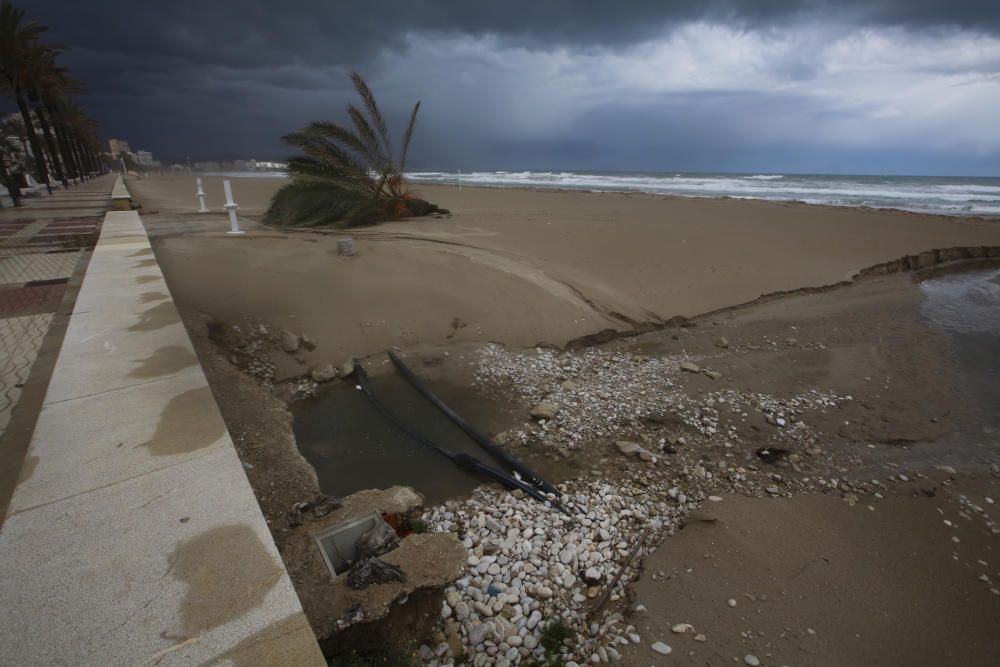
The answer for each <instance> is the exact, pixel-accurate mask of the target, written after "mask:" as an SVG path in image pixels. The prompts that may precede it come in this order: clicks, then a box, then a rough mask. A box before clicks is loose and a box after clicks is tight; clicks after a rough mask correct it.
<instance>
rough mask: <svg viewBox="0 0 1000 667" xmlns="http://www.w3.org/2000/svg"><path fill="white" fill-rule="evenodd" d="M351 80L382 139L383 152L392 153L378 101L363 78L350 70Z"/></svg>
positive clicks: (387, 131) (387, 130)
mask: <svg viewBox="0 0 1000 667" xmlns="http://www.w3.org/2000/svg"><path fill="white" fill-rule="evenodd" d="M351 81H352V82H353V83H354V89H355V90H356V91H358V95H359V96H360V97H361V101H362V102H364V103H365V109H367V110H368V115H369V116H371V119H372V122H373V123H374V124H375V128H376V129H377V130H378V134H379V137H380V138H381V139H382V149H383V152H384V153H385V154H386V155H392V144H391V143H390V142H389V129H388V128H387V127H386V125H385V119H384V118H383V117H382V111H381V110H379V108H378V103H377V102H375V95H373V94H372V91H371V89H370V88H369V87H368V84H367V83H365V80H364V79H362V78H361V75H360V74H358V73H357V72H351Z"/></svg>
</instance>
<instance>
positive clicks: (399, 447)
mask: <svg viewBox="0 0 1000 667" xmlns="http://www.w3.org/2000/svg"><path fill="white" fill-rule="evenodd" d="M370 384H371V387H372V391H373V393H374V394H375V396H376V397H377V398H378V399H379V400H380V401H381V402H382V403H383V404H384V405H385V406H386V407H388V408H389V409H390V410H391V411H392V412H393V413H395V414H396V416H397V417H398V418H399V419H400V420H401V421H402V422H403V423H405V424H406V425H407V427H408V428H410V429H411V430H413V431H415V432H416V433H418V434H420V435H422V436H423V437H425V438H428V439H430V440H433V441H434V442H436V443H437V444H438V445H440V446H441V447H444V448H445V449H449V450H451V451H454V452H465V453H468V454H472V455H473V456H476V457H477V458H479V459H480V460H481V461H483V462H484V463H487V464H489V465H492V466H494V467H496V468H498V469H500V470H504V469H503V467H502V466H501V465H500V464H499V463H497V462H496V461H494V460H493V459H492V458H491V457H490V456H489V454H487V453H486V452H485V451H483V450H482V449H481V448H480V447H479V446H478V445H477V444H476V443H475V442H473V441H472V440H471V439H469V437H468V436H466V435H465V433H464V432H462V431H461V430H460V429H459V428H458V427H457V426H455V425H454V424H453V423H452V422H451V421H450V420H449V419H448V418H447V417H445V416H444V415H443V414H442V413H441V412H439V411H438V410H437V408H435V407H434V406H433V405H431V403H430V402H429V401H428V400H427V399H425V398H424V397H423V396H422V395H421V394H420V393H418V392H417V390H416V389H414V388H413V387H412V386H410V385H409V383H407V382H406V380H405V379H403V378H402V376H400V375H399V374H388V375H377V376H372V377H371V378H370ZM427 384H428V386H430V387H431V389H432V390H433V391H434V392H435V393H436V394H437V395H438V396H439V397H440V398H441V399H442V400H444V401H445V403H447V404H448V405H449V406H451V407H452V408H453V409H454V410H455V411H456V412H458V413H459V414H460V415H462V416H463V417H464V418H465V419H466V420H468V421H469V422H471V423H472V424H473V425H475V426H476V427H477V428H478V429H479V430H481V431H484V432H487V433H489V432H496V430H498V428H499V426H500V425H501V423H502V421H503V420H504V418H505V417H504V416H505V415H509V413H508V410H507V406H506V405H505V404H504V399H503V398H497V399H491V398H490V397H487V396H484V395H482V394H481V393H480V391H477V390H474V389H472V388H469V387H462V386H458V385H456V384H453V383H447V382H441V381H437V382H427ZM292 411H293V415H294V422H293V426H294V429H295V437H296V440H297V441H298V446H299V451H301V452H302V455H303V456H305V457H306V459H307V460H308V461H309V463H311V464H312V465H313V467H314V468H315V469H316V474H317V475H318V477H319V482H320V486H321V487H322V489H323V491H324V492H325V493H328V494H330V495H333V496H338V497H343V496H345V495H348V494H350V493H354V492H355V491H360V490H362V489H372V488H387V487H390V486H393V485H396V484H401V485H405V486H412V487H413V488H414V489H416V490H417V491H418V492H420V493H422V494H423V495H424V498H425V500H426V502H427V503H428V504H434V503H439V502H442V501H444V500H447V499H448V498H454V497H457V496H462V495H464V494H467V493H469V492H471V491H472V490H473V489H474V488H475V487H476V486H478V485H479V484H481V483H483V481H484V480H483V479H481V478H479V477H476V476H473V475H471V474H469V473H467V472H465V471H463V470H461V469H459V468H458V467H457V466H456V465H455V464H454V463H452V462H451V461H450V460H449V459H447V458H446V457H444V456H442V455H441V454H440V453H438V452H435V451H432V450H430V449H428V448H426V447H424V446H422V445H420V444H418V443H416V442H414V441H413V440H411V439H409V438H407V437H406V436H404V435H403V434H402V433H400V432H399V431H398V430H396V428H395V427H394V426H393V425H392V424H390V423H389V422H388V421H386V419H384V418H383V417H382V415H380V414H379V413H378V412H377V411H376V409H375V408H374V407H373V406H372V404H371V403H370V402H369V401H368V399H367V398H366V397H365V395H364V394H363V393H362V392H361V391H360V390H359V389H357V388H356V386H355V384H354V383H349V382H342V383H340V384H339V385H337V386H333V387H330V388H329V389H328V390H326V391H325V392H324V393H323V394H322V395H321V396H319V397H316V398H313V399H309V400H306V401H301V402H299V403H298V404H296V405H295V406H294V407H293V410H292ZM508 418H509V416H508ZM514 453H515V455H516V456H518V457H519V458H522V459H523V460H525V462H527V463H529V465H533V466H535V465H538V467H537V468H536V469H539V471H540V472H541V468H542V467H543V466H542V465H541V463H542V462H539V461H533V460H530V459H529V458H527V457H526V456H522V454H523V452H521V451H517V452H514ZM550 465H551V464H550ZM505 472H508V473H509V472H510V471H509V470H505Z"/></svg>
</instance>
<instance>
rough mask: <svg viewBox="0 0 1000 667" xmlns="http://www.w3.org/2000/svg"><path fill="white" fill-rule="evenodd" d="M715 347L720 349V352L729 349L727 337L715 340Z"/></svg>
mask: <svg viewBox="0 0 1000 667" xmlns="http://www.w3.org/2000/svg"><path fill="white" fill-rule="evenodd" d="M715 347H717V348H719V349H720V350H725V349H726V348H728V347H729V341H728V340H726V337H725V336H719V337H718V338H716V339H715Z"/></svg>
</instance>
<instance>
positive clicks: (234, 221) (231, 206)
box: [222, 178, 246, 234]
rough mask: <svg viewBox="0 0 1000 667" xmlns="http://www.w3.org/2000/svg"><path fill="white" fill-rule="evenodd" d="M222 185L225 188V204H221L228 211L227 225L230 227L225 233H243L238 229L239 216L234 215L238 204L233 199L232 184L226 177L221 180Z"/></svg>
mask: <svg viewBox="0 0 1000 667" xmlns="http://www.w3.org/2000/svg"><path fill="white" fill-rule="evenodd" d="M222 187H224V188H225V189H226V205H225V206H223V208H224V209H226V210H227V211H229V226H230V227H231V229H230V230H229V231H228V232H226V233H227V234H245V233H246V232H241V231H240V221H239V218H237V217H236V210H237V209H238V208H239V207H240V206H239V204H237V203H236V202H234V201H233V185H232V183H230V182H229V179H228V178H227V179H226V180H224V181H222Z"/></svg>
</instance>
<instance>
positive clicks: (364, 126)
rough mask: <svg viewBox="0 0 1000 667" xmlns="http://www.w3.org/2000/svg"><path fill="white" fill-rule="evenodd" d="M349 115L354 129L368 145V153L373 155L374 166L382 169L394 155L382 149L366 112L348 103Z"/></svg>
mask: <svg viewBox="0 0 1000 667" xmlns="http://www.w3.org/2000/svg"><path fill="white" fill-rule="evenodd" d="M347 115H348V116H349V117H350V119H351V122H352V123H354V129H355V130H356V131H357V133H358V136H359V137H360V138H361V140H362V141H364V143H365V145H366V146H367V147H368V153H369V154H370V155H371V156H372V166H373V167H375V168H376V169H377V170H379V171H381V168H382V166H383V165H385V164H386V163H387V162H391V161H392V155H391V154H390V153H387V152H386V151H385V150H383V149H382V145H381V144H380V143H379V140H378V136H377V135H376V134H375V130H374V129H372V126H371V125H369V124H368V119H366V118H365V116H364V114H363V113H361V111H359V110H358V108H357V107H356V106H354V105H353V104H348V105H347Z"/></svg>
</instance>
